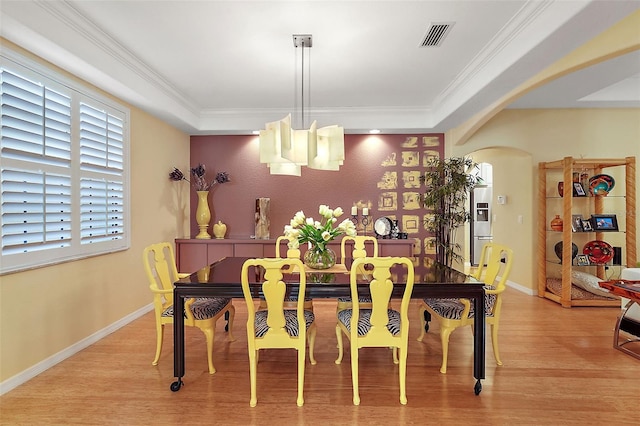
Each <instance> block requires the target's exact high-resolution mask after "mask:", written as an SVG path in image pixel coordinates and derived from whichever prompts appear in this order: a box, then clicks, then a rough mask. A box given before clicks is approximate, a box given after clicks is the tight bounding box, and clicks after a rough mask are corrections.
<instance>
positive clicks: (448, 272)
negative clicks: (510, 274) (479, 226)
mask: <svg viewBox="0 0 640 426" xmlns="http://www.w3.org/2000/svg"><path fill="white" fill-rule="evenodd" d="M247 259H250V258H248V257H225V258H222V259H220V260H219V261H216V262H214V263H213V264H211V265H209V266H206V267H204V268H202V269H200V270H198V271H196V272H194V273H192V274H191V275H189V276H188V277H186V278H183V279H181V280H179V281H177V282H176V283H175V285H176V287H185V286H194V285H201V286H206V287H218V286H220V287H227V286H238V284H240V274H241V271H242V265H243V264H244V262H245V261H246V260H247ZM350 264H351V259H346V261H345V266H346V269H347V271H348V269H349V266H350ZM253 269H255V268H254V267H252V268H250V271H249V277H250V278H249V282H250V284H258V283H260V282H261V281H260V274H259V271H258V272H257V271H254V270H253ZM392 273H393V274H394V275H393V277H392V280H393V281H394V282H396V283H402V282H405V281H406V274H407V272H406V267H404V266H401V265H399V266H397V267H396V268H395V269H392ZM252 277H255V278H254V279H252ZM306 278H307V288H314V287H323V286H325V287H326V286H331V287H334V286H335V287H340V286H347V287H348V286H349V284H350V277H349V273H348V272H347V273H340V272H337V273H333V272H326V271H322V270H318V271H313V272H311V271H307V273H306ZM369 279H370V276H369V275H366V274H358V281H359V282H360V281H362V284H367V283H368V282H369ZM283 280H284V281H285V282H292V283H293V282H298V281H299V275H298V274H297V273H292V274H288V273H285V274H284V276H283ZM469 282H472V283H473V282H476V281H475V280H474V279H473V278H470V277H469V276H467V275H465V274H464V273H462V272H459V271H457V270H454V269H450V268H447V267H445V266H443V265H440V264H437V263H435V262H434V261H433V260H431V259H426V260H425V264H424V265H419V266H415V267H414V285H425V284H460V283H469Z"/></svg>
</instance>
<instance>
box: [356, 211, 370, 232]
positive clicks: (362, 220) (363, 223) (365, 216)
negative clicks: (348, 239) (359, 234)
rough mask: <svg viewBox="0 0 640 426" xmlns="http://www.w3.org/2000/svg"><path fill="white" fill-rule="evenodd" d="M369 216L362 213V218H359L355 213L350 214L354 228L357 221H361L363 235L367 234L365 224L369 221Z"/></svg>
mask: <svg viewBox="0 0 640 426" xmlns="http://www.w3.org/2000/svg"><path fill="white" fill-rule="evenodd" d="M369 217H370V216H369V215H362V219H361V220H360V219H359V218H358V215H357V214H352V215H351V221H352V222H353V224H354V225H355V227H356V229H358V223H362V227H363V230H364V235H367V226H368V225H369V223H371V219H369Z"/></svg>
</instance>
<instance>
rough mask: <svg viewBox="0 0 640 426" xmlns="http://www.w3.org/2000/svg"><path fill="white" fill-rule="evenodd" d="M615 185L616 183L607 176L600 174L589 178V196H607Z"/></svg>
mask: <svg viewBox="0 0 640 426" xmlns="http://www.w3.org/2000/svg"><path fill="white" fill-rule="evenodd" d="M615 185H616V181H615V180H614V179H613V177H611V176H609V175H603V174H600V175H595V176H592V177H590V178H589V192H591V195H607V194H608V193H609V192H610V191H611V190H612V189H613V187H614V186H615Z"/></svg>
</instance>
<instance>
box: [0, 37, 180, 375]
mask: <svg viewBox="0 0 640 426" xmlns="http://www.w3.org/2000/svg"><path fill="white" fill-rule="evenodd" d="M2 45H3V48H4V47H5V46H9V45H11V44H10V43H8V42H6V41H5V40H2ZM13 47H15V46H13ZM16 50H19V51H20V49H16ZM22 53H24V52H23V51H22ZM34 59H35V58H34ZM130 117H131V128H130V132H131V133H130V134H131V159H132V161H131V164H132V167H131V225H132V226H131V232H132V234H131V248H130V249H129V250H126V251H122V252H118V253H113V254H108V255H103V256H98V257H93V258H89V259H86V260H80V261H75V262H68V263H63V264H60V265H55V266H49V267H45V268H39V269H34V270H31V271H26V272H18V273H13V274H9V275H4V276H2V277H0V281H1V284H0V382H3V381H5V380H7V379H9V378H11V377H13V376H14V375H16V374H18V373H21V372H23V371H24V370H26V369H28V368H31V367H33V366H34V365H36V364H37V363H39V362H42V361H44V360H46V359H47V358H49V357H52V356H53V355H55V354H56V353H58V352H60V351H62V350H64V349H67V348H69V347H70V346H72V345H74V344H77V343H78V342H79V341H81V340H83V339H86V338H88V337H89V336H91V335H92V334H94V333H96V332H99V331H100V330H102V329H104V328H105V327H108V326H110V325H112V324H113V323H114V322H116V321H118V320H121V319H122V318H123V317H125V316H127V315H128V314H131V313H133V312H135V311H137V310H139V309H141V308H142V307H144V306H145V305H148V304H149V303H150V302H151V294H150V292H149V289H148V284H147V283H146V278H145V276H144V272H143V270H142V265H141V259H142V249H143V247H144V246H146V245H148V244H150V243H153V242H157V241H161V240H165V241H173V239H174V238H175V237H177V236H179V235H181V234H182V233H183V232H185V231H184V230H182V231H180V230H179V226H180V224H179V223H178V221H179V220H180V217H181V215H180V214H179V212H178V214H176V210H175V206H176V205H177V203H176V200H175V197H176V196H177V194H176V192H175V191H176V186H175V185H171V183H172V182H171V181H169V179H168V172H169V170H170V168H171V166H173V165H174V164H175V165H176V166H181V165H186V164H189V136H188V135H186V134H184V133H182V132H180V131H178V130H176V129H175V128H173V127H171V126H169V125H167V124H165V123H163V122H161V121H159V120H157V119H155V118H153V117H151V116H150V115H148V114H146V113H144V112H142V111H140V110H138V109H136V108H133V107H131V116H130ZM176 162H177V163H179V164H176ZM182 203H183V205H184V209H185V210H186V211H188V209H189V205H188V204H189V200H188V197H184V199H183V200H182ZM183 226H185V225H183ZM187 229H188V228H187ZM150 332H152V330H150ZM151 355H152V354H150V357H151ZM149 362H151V358H149Z"/></svg>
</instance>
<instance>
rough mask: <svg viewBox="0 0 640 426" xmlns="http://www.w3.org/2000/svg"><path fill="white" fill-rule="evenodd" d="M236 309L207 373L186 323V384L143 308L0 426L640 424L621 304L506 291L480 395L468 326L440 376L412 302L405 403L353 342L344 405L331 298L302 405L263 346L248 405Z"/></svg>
mask: <svg viewBox="0 0 640 426" xmlns="http://www.w3.org/2000/svg"><path fill="white" fill-rule="evenodd" d="M234 303H235V305H236V309H237V314H236V325H235V327H234V334H235V336H236V338H237V341H235V342H233V343H229V342H227V341H226V340H225V339H226V335H225V333H224V331H223V329H222V327H223V325H222V322H220V323H219V324H218V332H217V335H216V344H215V352H214V363H215V365H216V368H217V370H218V371H217V373H216V374H215V375H212V376H211V375H209V374H208V372H207V362H206V350H205V346H204V337H203V335H202V333H201V332H200V331H199V330H197V329H191V328H188V330H187V354H186V366H187V370H186V375H185V377H184V382H185V385H184V386H183V388H182V389H181V390H180V391H179V392H175V393H174V392H171V391H170V390H169V385H170V384H171V382H172V381H173V380H174V377H173V353H172V336H173V335H172V333H171V329H167V330H165V348H164V352H163V355H162V358H161V360H160V364H159V365H158V366H157V367H154V366H152V365H151V360H152V358H153V353H154V348H155V333H154V320H153V317H152V315H151V314H147V315H145V316H144V317H142V318H140V319H138V320H137V321H135V322H133V323H132V324H129V325H128V326H126V327H124V328H122V329H121V330H119V331H117V332H115V333H113V334H112V335H110V336H108V337H106V338H105V339H103V340H101V341H100V342H98V343H96V344H94V345H93V346H91V347H89V348H87V349H85V350H84V351H82V352H80V353H78V354H76V355H75V356H73V357H71V358H69V359H68V360H65V361H64V362H62V363H60V364H58V365H56V366H55V367H53V368H51V369H49V370H47V371H45V372H44V373H42V374H41V375H39V376H37V377H36V378H34V379H32V380H30V381H29V382H27V383H25V384H23V385H21V386H19V387H18V388H16V389H14V390H12V391H11V392H9V393H7V394H5V395H3V396H2V397H0V422H1V424H3V425H14V424H24V425H45V424H46V425H67V424H83V425H94V424H97V425H98V424H99V425H101V424H117V425H147V424H159V425H171V424H186V425H189V424H223V425H252V424H264V425H271V424H284V425H296V424H300V425H302V424H304V425H351V424H367V425H411V424H427V423H428V424H443V425H458V424H460V425H467V424H482V425H560V424H562V425H574V424H575V425H604V424H616V425H624V424H639V421H640V417H639V414H638V407H639V406H640V360H637V359H635V358H633V357H630V356H628V355H625V354H623V353H622V352H620V351H617V350H614V349H613V348H612V332H613V327H614V325H615V319H616V316H617V314H618V312H619V311H618V309H615V308H572V309H564V308H561V307H560V306H559V305H557V304H555V303H553V302H550V301H548V300H544V299H540V298H538V297H532V296H527V295H524V294H522V293H519V292H517V291H515V290H512V289H507V295H506V298H505V304H504V307H503V318H502V321H501V329H500V348H501V353H502V360H503V362H504V365H503V366H501V367H498V366H496V365H495V362H494V359H493V353H492V351H491V342H490V338H488V339H487V372H486V379H485V380H483V391H482V393H481V394H480V395H479V396H476V395H474V393H473V385H474V383H475V379H474V378H473V377H472V339H471V330H470V329H468V328H465V329H459V330H457V331H456V332H454V334H453V335H452V338H451V344H450V353H449V368H448V372H447V374H440V372H439V371H438V369H439V367H440V361H441V349H440V340H439V335H438V326H437V323H432V327H431V330H430V332H429V333H428V335H427V337H426V338H425V341H424V343H419V342H417V341H416V340H415V339H416V337H417V336H418V331H419V321H418V320H417V304H416V303H414V304H412V307H411V311H412V313H411V319H412V320H413V321H412V323H411V336H410V341H409V355H408V367H407V398H408V404H407V405H406V406H402V405H401V404H400V402H399V391H398V378H397V367H396V366H395V365H393V363H392V360H391V353H390V351H389V350H388V349H377V348H371V349H362V350H361V352H360V397H361V405H360V406H358V407H356V406H353V405H352V393H351V365H350V360H349V356H348V355H346V356H345V359H344V361H343V363H342V365H335V364H334V360H335V357H336V353H337V352H336V348H335V342H336V340H335V339H336V338H335V331H334V324H335V320H334V318H335V304H334V302H332V301H315V311H316V315H317V321H318V326H319V328H318V338H317V342H316V358H317V360H318V364H317V365H315V366H312V365H310V364H309V363H308V359H307V367H306V375H305V395H304V396H305V404H304V407H301V408H299V407H297V406H296V357H295V353H294V351H293V350H270V351H266V352H263V353H262V354H261V356H260V364H259V367H258V405H257V407H255V408H250V407H249V373H248V359H247V353H246V337H245V335H246V331H245V330H246V329H245V322H246V308H245V306H244V301H243V300H240V299H238V300H235V301H234Z"/></svg>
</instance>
